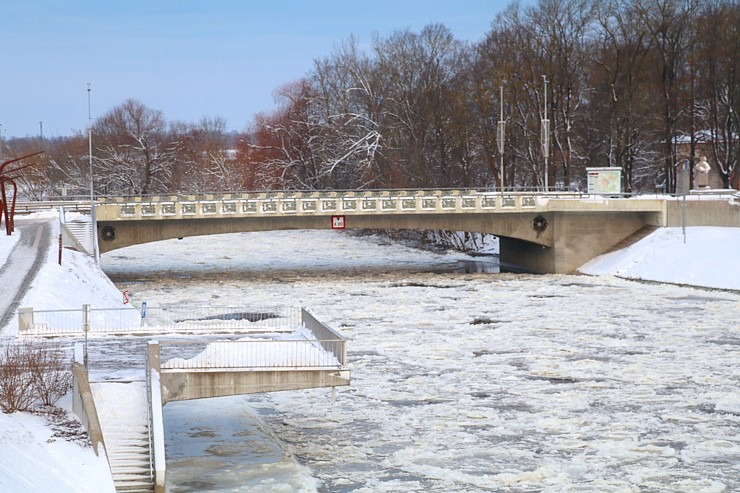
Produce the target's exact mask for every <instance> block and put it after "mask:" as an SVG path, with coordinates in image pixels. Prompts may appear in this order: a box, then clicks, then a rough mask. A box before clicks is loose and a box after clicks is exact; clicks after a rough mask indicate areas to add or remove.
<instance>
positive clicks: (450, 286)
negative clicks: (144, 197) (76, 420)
mask: <svg viewBox="0 0 740 493" xmlns="http://www.w3.org/2000/svg"><path fill="white" fill-rule="evenodd" d="M466 258H467V257H465V256H462V255H458V254H451V255H440V254H431V253H426V252H420V251H418V250H413V249H410V248H406V247H402V246H398V245H387V244H384V242H381V241H380V240H374V239H372V238H353V237H351V236H349V235H347V234H339V233H336V232H329V231H301V232H271V233H250V234H239V235H228V236H224V237H204V238H190V239H186V240H183V241H181V242H177V241H170V242H163V243H160V244H150V245H143V246H140V247H132V248H128V249H125V250H120V251H114V252H111V253H110V254H106V255H105V256H104V257H103V266H104V268H105V270H106V271H107V272H108V273H109V275H111V277H112V278H113V279H114V280H115V281H116V282H117V283H118V284H119V286H121V288H122V289H129V290H130V295H131V296H132V297H133V299H134V302H140V301H148V302H149V303H150V305H166V304H177V303H192V304H200V305H202V304H229V305H232V304H243V305H244V306H245V307H249V306H260V307H262V306H270V305H303V306H307V307H309V308H311V309H312V310H313V311H314V312H315V313H316V314H317V315H318V317H319V318H320V319H321V320H323V321H325V322H327V323H329V324H330V325H332V326H333V327H335V328H337V329H338V330H340V331H341V332H342V333H343V334H344V335H346V336H347V337H349V338H351V343H350V346H349V348H350V351H349V360H350V364H351V368H352V386H351V387H344V388H340V389H338V391H337V395H336V401H333V400H332V396H331V390H330V389H317V390H307V391H297V392H282V393H273V394H264V395H254V396H244V397H235V398H229V399H211V400H207V401H202V402H199V403H198V404H197V406H196V405H195V404H193V405H189V404H188V403H185V404H182V403H178V404H177V405H175V404H168V405H167V407H166V408H165V410H166V416H167V418H166V419H168V420H169V423H168V426H169V427H174V429H176V430H179V431H174V432H170V435H169V436H168V440H175V439H176V438H177V436H182V435H192V434H193V433H197V430H199V429H200V428H199V426H200V425H198V424H197V423H196V422H195V420H196V418H198V419H207V418H204V416H209V415H213V416H217V415H219V414H222V413H223V412H225V411H226V410H227V409H228V413H234V412H235V413H237V414H239V415H242V416H249V415H250V413H251V414H253V415H254V416H253V419H254V423H260V424H259V426H258V425H256V424H253V425H249V426H247V425H245V427H246V428H244V429H251V428H250V426H252V427H257V428H259V429H263V430H265V433H264V434H262V435H260V434H257V433H252V434H249V433H247V434H246V435H244V436H243V437H242V438H243V440H244V441H245V443H253V444H254V450H255V452H253V453H251V454H252V455H254V456H258V455H259V454H258V452H256V451H259V450H263V451H264V450H268V451H269V450H273V451H274V454H273V455H272V457H273V458H272V459H270V460H265V459H264V457H263V458H260V457H257V458H256V459H255V458H252V459H250V458H249V457H250V453H244V454H242V455H241V456H242V457H243V461H244V462H245V463H246V465H245V464H241V463H240V465H239V466H238V467H236V466H233V465H229V464H230V463H226V462H221V461H219V460H216V461H214V460H213V458H212V457H205V456H204V454H203V453H202V450H198V449H197V447H198V446H199V445H192V447H195V448H194V449H193V448H192V447H191V446H190V445H187V442H186V441H182V442H173V441H168V447H169V448H168V454H170V461H171V464H170V468H171V469H170V473H171V474H172V475H175V476H177V475H180V476H179V477H180V478H182V482H183V484H188V482H189V481H193V482H194V483H192V484H194V485H195V486H193V487H192V488H191V489H187V487H186V486H182V488H179V489H177V490H173V491H200V490H199V489H198V488H199V487H202V484H200V486H198V485H199V483H197V477H198V476H203V475H209V477H210V476H215V477H219V476H223V477H224V478H225V485H224V486H223V488H222V490H223V491H240V490H239V489H236V487H234V488H233V489H230V488H231V487H230V486H226V484H232V483H231V482H232V480H233V477H232V476H233V475H234V474H239V473H241V474H244V476H243V478H244V482H245V483H246V482H247V481H249V480H250V479H249V478H252V477H253V476H254V475H257V476H259V477H261V478H264V477H266V476H264V475H267V476H269V475H271V474H272V475H273V476H274V477H275V478H278V479H277V480H276V481H277V482H276V484H274V485H271V486H267V485H265V486H264V489H257V490H254V491H304V490H305V491H315V490H318V491H326V492H345V491H355V492H399V491H401V492H422V491H424V492H428V491H439V492H450V491H456V492H480V491H500V492H531V491H551V492H555V491H558V492H559V491H574V492H579V491H583V492H586V491H588V492H592V491H613V492H637V491H651V492H692V493H693V492H698V491H702V492H732V491H739V490H740V392H738V383H739V382H740V365H738V361H739V360H740V329H739V328H738V320H740V294H739V293H737V292H729V291H709V290H699V289H693V288H687V287H678V286H669V285H659V284H642V283H637V282H631V281H625V280H621V279H617V278H613V277H586V276H564V275H549V276H532V275H509V274H465V273H459V272H455V269H456V268H457V267H459V262H460V261H464V260H465V259H466ZM191 404H192V403H191ZM170 406H172V408H170ZM242 406H244V407H242ZM176 407H177V408H176ZM168 408H170V409H168ZM175 408H176V409H175ZM240 409H242V411H240ZM209 413H210V414H209ZM228 413H227V414H228ZM207 420H208V421H209V422H210V419H207ZM227 421H228V420H227ZM219 423H221V424H219ZM209 426H213V427H216V428H215V429H213V430H212V434H213V439H214V442H213V444H212V445H209V446H213V447H216V448H218V446H219V444H224V443H230V440H233V436H234V435H237V433H238V432H237V433H232V434H230V436H232V438H229V439H226V438H224V439H223V440H220V439H219V438H218V437H219V436H220V435H225V434H229V433H228V430H224V429H222V428H218V427H220V426H227V425H226V424H224V422H223V421H214V422H213V423H212V425H209ZM171 429H172V428H171ZM254 437H258V438H254ZM219 440H220V441H219ZM243 445H244V443H242V444H241V445H240V446H243ZM202 446H203V447H205V446H206V445H205V444H203V445H202ZM177 447H181V448H180V450H181V451H182V450H195V453H194V454H193V455H194V456H195V457H193V458H191V459H188V458H186V457H184V456H183V454H182V453H181V452H176V453H175V454H174V455H173V454H172V452H170V451H171V450H177ZM239 453H240V454H241V452H239ZM284 454H288V456H289V457H293V458H294V460H295V461H296V462H297V463H298V464H300V467H299V466H298V465H294V466H292V467H290V466H286V459H285V455H284ZM199 457H200V459H199ZM189 461H190V462H189ZM192 461H195V462H192ZM208 463H210V465H209V464H208ZM193 464H197V467H196V466H194V465H193ZM250 464H251V465H250ZM269 464H272V465H273V467H274V469H269V467H270V466H269ZM303 466H305V467H307V468H308V469H309V471H310V474H311V475H312V476H313V477H315V478H317V480H318V486H315V485H312V483H311V482H310V481H309V480H308V479H306V477H305V475H304V474H305V473H304V471H303V469H301V467H303ZM203 467H205V468H212V470H211V471H210V472H205V471H204V470H203V469H202V468H203ZM220 467H224V468H225V469H224V471H223V472H218V469H219V468H220ZM266 467H267V468H268V470H266V469H265V468H266ZM178 468H180V469H179V470H178ZM286 468H287V469H286ZM250 471H251V472H250ZM270 471H272V472H270ZM188 474H192V475H193V477H192V478H187V475H188ZM280 478H283V480H280ZM296 478H299V479H296ZM301 478H302V479H301ZM227 480H228V483H226V481H227ZM237 481H238V480H237ZM296 485H300V486H296ZM216 490H217V489H214V490H212V491H216Z"/></svg>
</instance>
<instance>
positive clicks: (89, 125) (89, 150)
mask: <svg viewBox="0 0 740 493" xmlns="http://www.w3.org/2000/svg"><path fill="white" fill-rule="evenodd" d="M90 92H91V89H90V83H89V82H88V83H87V146H88V147H87V158H88V161H89V163H90V207H91V209H90V211H91V213H92V207H93V205H94V204H93V201H94V200H95V196H94V193H95V192H94V190H93V161H92V110H91V105H90V101H91V97H92V96H91V94H90Z"/></svg>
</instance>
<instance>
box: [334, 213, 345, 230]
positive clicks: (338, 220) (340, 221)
mask: <svg viewBox="0 0 740 493" xmlns="http://www.w3.org/2000/svg"><path fill="white" fill-rule="evenodd" d="M344 224H345V222H344V216H331V229H344V228H345V225H344Z"/></svg>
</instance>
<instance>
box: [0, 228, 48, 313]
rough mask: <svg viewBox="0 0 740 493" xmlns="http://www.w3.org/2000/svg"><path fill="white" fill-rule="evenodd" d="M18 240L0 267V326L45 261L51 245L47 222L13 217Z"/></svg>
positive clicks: (14, 307) (21, 297) (18, 303)
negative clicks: (0, 287) (18, 236)
mask: <svg viewBox="0 0 740 493" xmlns="http://www.w3.org/2000/svg"><path fill="white" fill-rule="evenodd" d="M15 225H16V231H15V232H14V233H13V234H14V235H18V234H19V235H20V239H19V240H18V243H16V245H15V247H14V248H13V250H12V251H11V252H10V255H9V256H8V259H7V260H6V261H5V264H4V265H2V267H0V286H2V289H0V328H2V327H5V326H6V325H8V323H9V322H10V320H11V319H12V317H13V315H14V314H15V311H16V310H17V309H18V306H19V305H20V303H21V301H22V300H23V297H24V296H25V295H26V293H27V292H28V289H29V288H30V287H31V283H32V281H33V279H34V278H35V277H36V274H37V273H38V271H39V269H40V268H41V266H42V265H43V263H44V262H45V260H46V255H47V254H48V252H49V246H50V244H51V224H50V222H49V221H48V220H25V219H20V218H16V221H15Z"/></svg>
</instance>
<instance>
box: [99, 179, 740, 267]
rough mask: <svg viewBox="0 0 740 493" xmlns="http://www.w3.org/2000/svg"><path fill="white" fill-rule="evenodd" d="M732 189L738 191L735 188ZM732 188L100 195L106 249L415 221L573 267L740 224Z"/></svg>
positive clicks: (504, 252)
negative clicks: (697, 196) (697, 194)
mask: <svg viewBox="0 0 740 493" xmlns="http://www.w3.org/2000/svg"><path fill="white" fill-rule="evenodd" d="M730 193H731V192H730ZM731 198H732V196H731V195H729V194H728V195H727V196H724V195H712V196H706V197H705V196H702V197H701V200H689V201H686V202H683V203H682V201H680V200H679V199H677V198H675V197H672V196H668V195H659V196H645V197H635V198H622V197H603V196H595V195H588V194H580V193H515V192H490V191H479V190H467V189H455V190H449V189H447V190H375V191H324V192H300V191H295V192H294V191H279V192H250V193H225V194H204V195H161V196H148V197H113V198H104V199H103V198H101V199H99V201H98V202H97V204H96V207H95V209H96V221H97V240H98V245H99V251H100V253H105V252H109V251H112V250H115V249H118V248H124V247H127V246H131V245H136V244H140V243H147V242H152V241H159V240H166V239H172V238H183V237H188V236H197V235H210V234H223V233H235V232H249V231H267V230H289V229H330V228H334V229H415V230H435V229H436V230H447V231H468V232H477V233H489V234H493V235H496V236H498V237H499V238H500V256H501V262H502V264H504V265H512V266H517V267H519V268H522V269H524V270H527V271H530V272H539V273H569V272H573V271H575V270H576V269H577V268H578V267H580V266H581V265H583V264H584V263H585V262H587V261H589V260H590V259H592V258H594V257H596V256H598V255H600V254H602V253H604V252H606V251H609V250H610V249H611V248H614V247H615V246H616V245H618V244H620V242H623V241H625V240H628V239H629V238H630V237H631V236H632V235H635V234H636V233H638V232H639V231H641V230H643V228H645V227H650V228H654V227H665V226H680V225H681V224H682V219H681V218H682V217H685V220H684V221H685V224H686V225H688V226H691V225H707V226H734V227H740V208H738V207H737V206H736V205H733V203H732V200H731Z"/></svg>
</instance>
